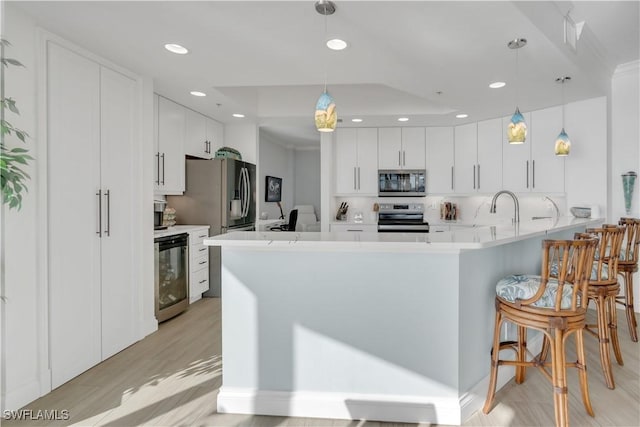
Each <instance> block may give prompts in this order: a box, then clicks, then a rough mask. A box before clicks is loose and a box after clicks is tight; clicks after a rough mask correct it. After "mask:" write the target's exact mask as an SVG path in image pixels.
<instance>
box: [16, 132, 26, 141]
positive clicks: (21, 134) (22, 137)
mask: <svg viewBox="0 0 640 427" xmlns="http://www.w3.org/2000/svg"><path fill="white" fill-rule="evenodd" d="M16 136H17V137H18V139H19V140H20V141H22V142H24V133H22V132H20V131H18V130H16Z"/></svg>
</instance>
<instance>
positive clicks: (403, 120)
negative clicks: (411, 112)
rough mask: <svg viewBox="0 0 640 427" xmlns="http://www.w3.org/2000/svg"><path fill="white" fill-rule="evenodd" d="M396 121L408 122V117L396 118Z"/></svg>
mask: <svg viewBox="0 0 640 427" xmlns="http://www.w3.org/2000/svg"><path fill="white" fill-rule="evenodd" d="M398 121H399V122H408V121H409V118H408V117H400V118H399V119H398Z"/></svg>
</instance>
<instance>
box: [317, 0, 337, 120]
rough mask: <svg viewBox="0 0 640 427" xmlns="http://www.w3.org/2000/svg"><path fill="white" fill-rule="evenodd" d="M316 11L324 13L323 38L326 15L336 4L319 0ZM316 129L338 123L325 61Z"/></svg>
mask: <svg viewBox="0 0 640 427" xmlns="http://www.w3.org/2000/svg"><path fill="white" fill-rule="evenodd" d="M315 8H316V12H318V13H319V14H320V15H324V39H325V40H326V39H327V16H328V15H333V13H335V11H336V5H335V3H334V2H332V1H329V0H319V1H317V2H316V3H315ZM315 122H316V129H318V130H319V131H320V132H333V131H334V130H335V128H336V124H337V123H338V113H337V111H336V102H335V100H334V99H333V97H332V96H331V95H330V94H329V92H328V91H327V62H326V60H325V63H324V90H323V92H322V94H321V95H320V98H319V99H318V102H317V103H316V113H315Z"/></svg>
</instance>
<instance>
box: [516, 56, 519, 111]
mask: <svg viewBox="0 0 640 427" xmlns="http://www.w3.org/2000/svg"><path fill="white" fill-rule="evenodd" d="M519 50H520V48H518V49H516V109H519V108H520V107H519V105H518V100H519V98H520V85H519V84H518V69H519V67H518V51H519Z"/></svg>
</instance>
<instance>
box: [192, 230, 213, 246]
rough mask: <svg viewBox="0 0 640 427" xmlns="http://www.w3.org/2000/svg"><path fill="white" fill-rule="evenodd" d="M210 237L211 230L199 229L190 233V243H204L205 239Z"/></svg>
mask: <svg viewBox="0 0 640 427" xmlns="http://www.w3.org/2000/svg"><path fill="white" fill-rule="evenodd" d="M207 237H209V230H198V231H192V232H191V233H189V244H190V245H191V246H195V245H202V242H203V241H204V239H206V238H207Z"/></svg>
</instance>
